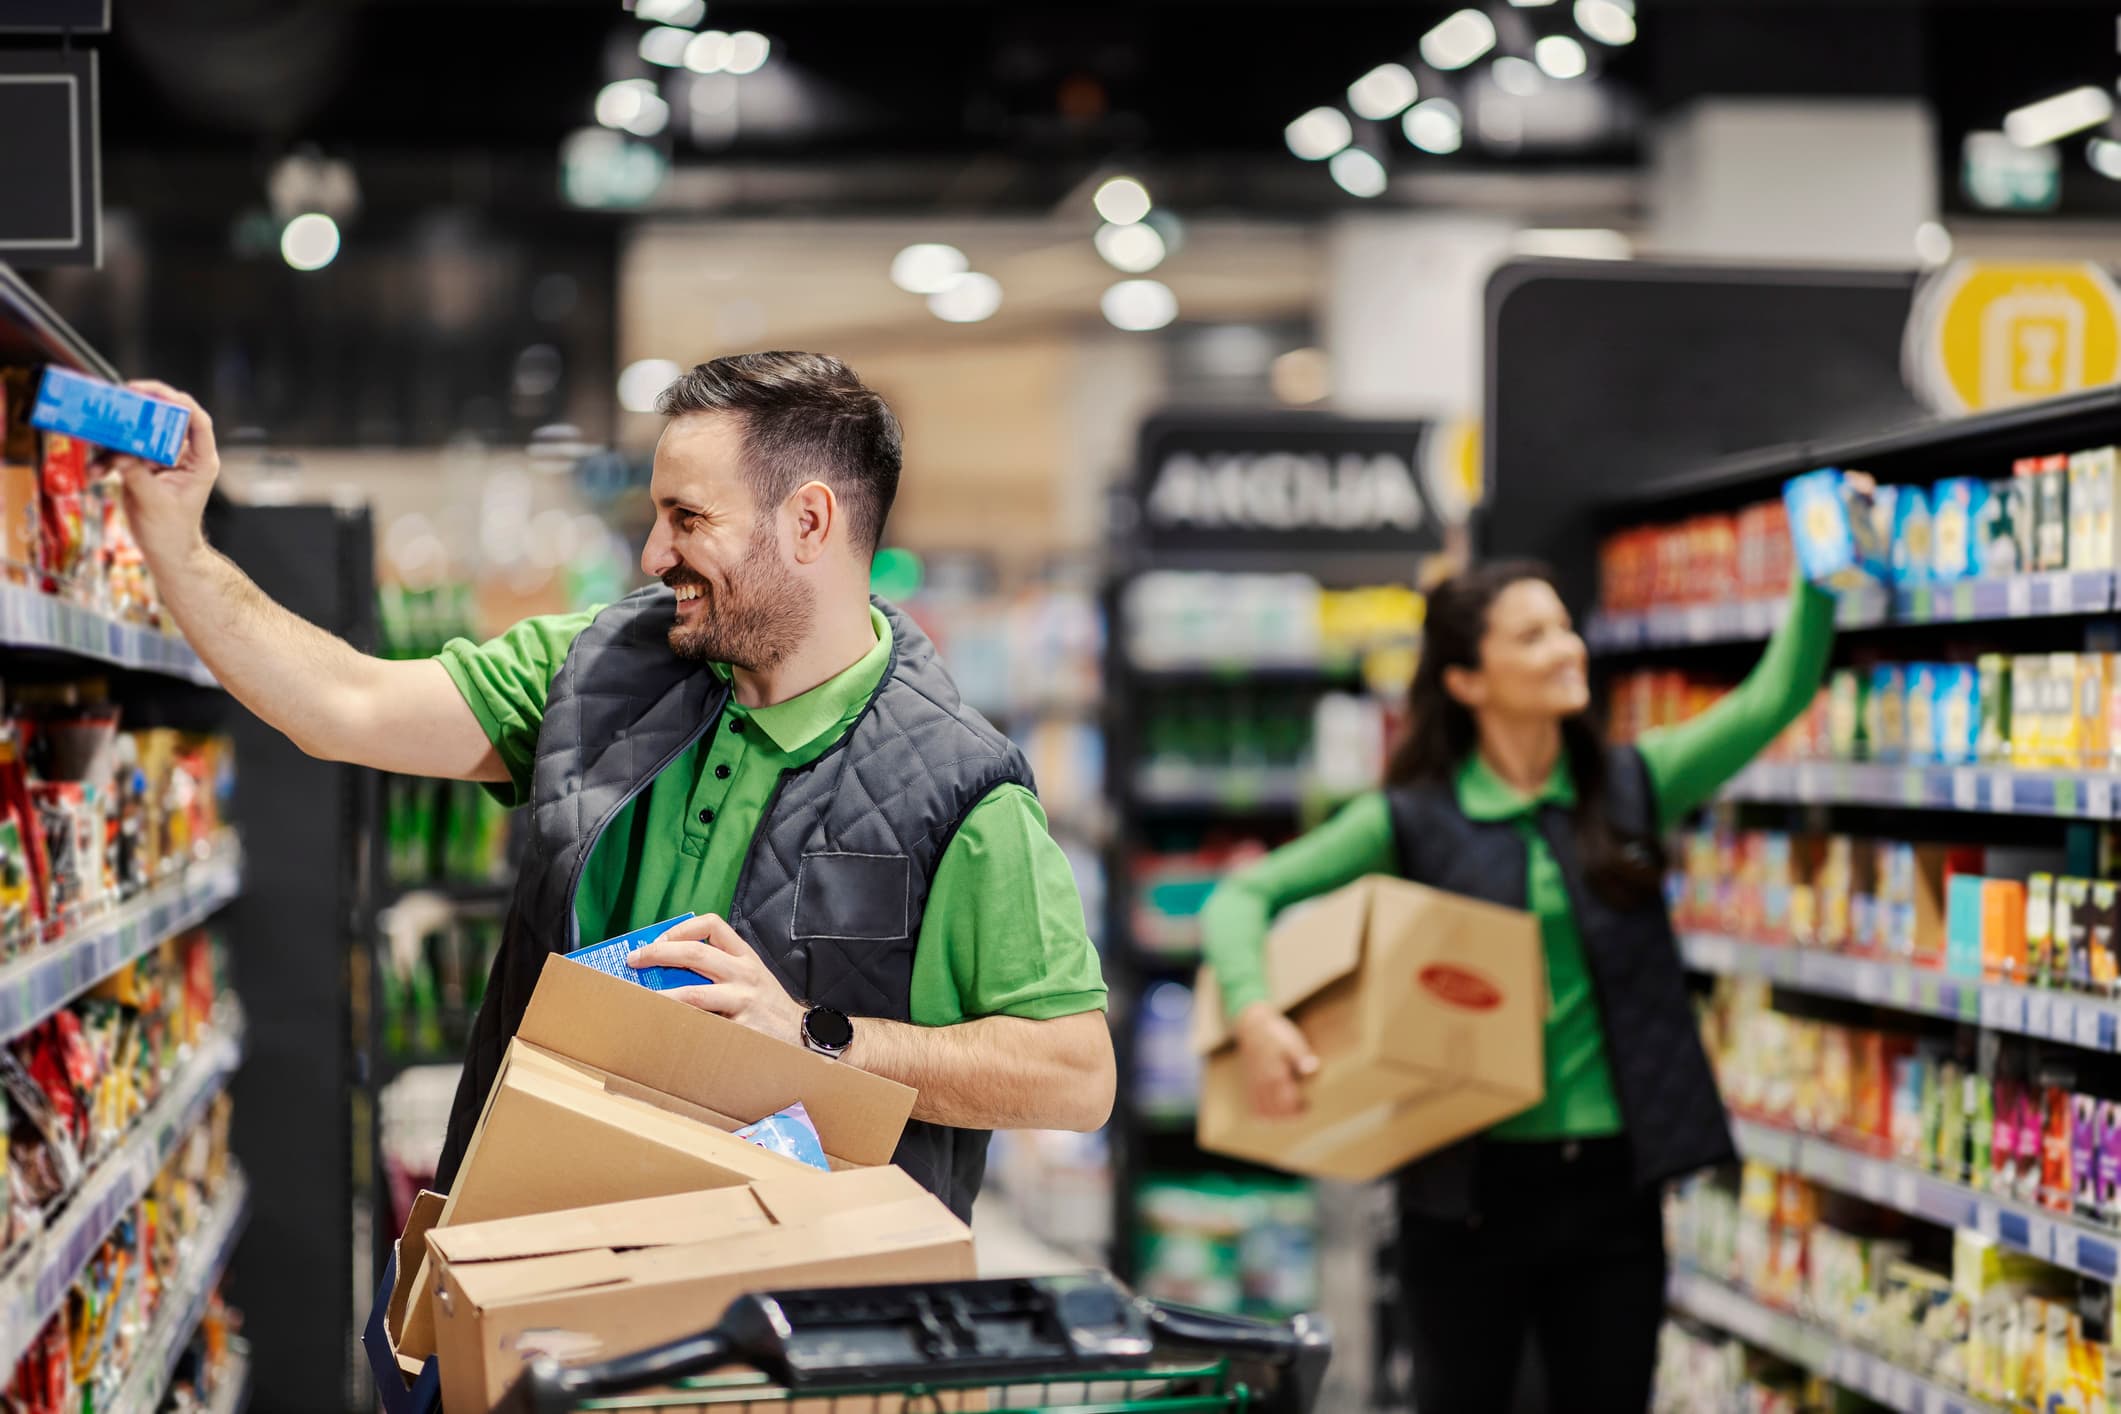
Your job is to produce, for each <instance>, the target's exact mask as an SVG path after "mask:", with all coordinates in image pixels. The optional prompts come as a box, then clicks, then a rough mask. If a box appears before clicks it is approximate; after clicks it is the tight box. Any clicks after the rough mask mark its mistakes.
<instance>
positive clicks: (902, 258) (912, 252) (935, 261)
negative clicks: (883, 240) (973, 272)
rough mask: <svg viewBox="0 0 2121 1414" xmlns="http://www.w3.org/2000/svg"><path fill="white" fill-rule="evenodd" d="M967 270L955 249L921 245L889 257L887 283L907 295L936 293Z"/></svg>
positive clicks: (959, 253)
mask: <svg viewBox="0 0 2121 1414" xmlns="http://www.w3.org/2000/svg"><path fill="white" fill-rule="evenodd" d="M971 268H972V262H970V261H968V260H966V259H965V253H964V252H963V251H961V250H959V249H958V248H957V247H956V246H954V245H937V244H935V243H933V242H924V243H923V244H920V245H909V246H907V247H906V248H905V249H904V250H902V251H900V252H899V253H898V254H897V255H894V256H892V257H891V283H892V284H894V285H896V286H898V287H899V288H900V289H902V290H904V291H905V292H906V293H907V294H909V295H932V294H939V293H941V292H942V291H944V290H947V289H949V288H950V287H951V286H952V285H953V284H955V283H957V281H958V279H959V278H960V277H961V276H963V275H964V273H965V272H966V271H967V270H969V269H971Z"/></svg>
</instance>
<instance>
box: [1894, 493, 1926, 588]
mask: <svg viewBox="0 0 2121 1414" xmlns="http://www.w3.org/2000/svg"><path fill="white" fill-rule="evenodd" d="M1884 489H1885V488H1882V487H1881V488H1880V490H1881V491H1882V490H1884ZM1891 489H1892V492H1893V534H1892V542H1891V554H1892V559H1893V583H1895V584H1928V583H1929V582H1930V570H1931V566H1932V562H1933V561H1934V560H1935V558H1936V551H1935V550H1934V549H1933V548H1932V544H1933V542H1932V540H1931V529H1930V497H1929V492H1928V491H1926V490H1924V489H1923V488H1922V487H1920V486H1895V487H1893V488H1891Z"/></svg>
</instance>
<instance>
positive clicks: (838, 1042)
mask: <svg viewBox="0 0 2121 1414" xmlns="http://www.w3.org/2000/svg"><path fill="white" fill-rule="evenodd" d="M803 1044H804V1045H805V1046H808V1047H809V1048H810V1049H811V1050H813V1051H816V1052H817V1053H818V1054H819V1055H821V1056H829V1057H831V1058H832V1059H833V1060H838V1059H839V1058H840V1057H841V1056H843V1055H845V1054H847V1048H848V1047H849V1046H851V1045H853V1044H854V1023H853V1022H851V1021H849V1020H848V1019H847V1013H846V1012H844V1011H841V1010H840V1009H839V1008H838V1007H829V1006H814V1007H812V1008H810V1010H808V1011H806V1012H804V1013H803Z"/></svg>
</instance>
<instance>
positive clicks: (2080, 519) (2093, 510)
mask: <svg viewBox="0 0 2121 1414" xmlns="http://www.w3.org/2000/svg"><path fill="white" fill-rule="evenodd" d="M2115 474H2116V465H2115V456H2114V449H2113V448H2112V447H2093V448H2090V449H2088V450H2086V451H2081V452H2075V453H2072V454H2071V456H2070V458H2069V471H2068V481H2069V531H2070V536H2069V567H2070V568H2071V569H2073V570H2110V569H2115V568H2121V565H2117V563H2116V561H2115V549H2114V490H2115V488H2114V481H2115Z"/></svg>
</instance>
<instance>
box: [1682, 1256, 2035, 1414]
mask: <svg viewBox="0 0 2121 1414" xmlns="http://www.w3.org/2000/svg"><path fill="white" fill-rule="evenodd" d="M1667 1297H1668V1299H1669V1301H1670V1304H1671V1306H1672V1309H1674V1310H1675V1311H1678V1312H1679V1313H1681V1314H1682V1315H1686V1316H1690V1317H1692V1318H1693V1319H1695V1320H1697V1321H1700V1322H1702V1323H1703V1324H1704V1325H1710V1326H1714V1327H1716V1328H1717V1329H1719V1330H1723V1331H1728V1332H1730V1333H1731V1334H1732V1335H1735V1336H1737V1337H1738V1338H1739V1339H1740V1340H1743V1341H1745V1342H1746V1343H1747V1344H1749V1345H1755V1346H1758V1347H1759V1348H1760V1349H1762V1350H1765V1351H1767V1352H1769V1353H1770V1354H1772V1355H1779V1356H1781V1357H1782V1358H1783V1359H1785V1360H1788V1361H1789V1362H1791V1363H1792V1364H1795V1365H1802V1366H1803V1367H1804V1368H1805V1369H1807V1370H1810V1371H1812V1372H1813V1373H1815V1374H1818V1375H1822V1376H1824V1377H1825V1378H1827V1379H1828V1380H1831V1381H1832V1382H1833V1383H1835V1384H1837V1385H1840V1386H1841V1387H1842V1388H1844V1389H1848V1390H1853V1391H1854V1392H1856V1393H1858V1394H1861V1395H1863V1396H1865V1397H1866V1398H1869V1399H1872V1400H1875V1401H1876V1402H1877V1403H1879V1404H1882V1405H1884V1406H1885V1407H1886V1408H1888V1409H1894V1410H1898V1411H1900V1414H2001V1411H2000V1410H1999V1409H1998V1407H1997V1406H1996V1405H1993V1404H1989V1403H1986V1402H1984V1401H1982V1400H1978V1399H1973V1398H1970V1397H1969V1396H1967V1395H1964V1394H1960V1393H1959V1392H1957V1391H1955V1390H1952V1389H1949V1388H1947V1387H1945V1386H1943V1385H1940V1384H1937V1383H1935V1382H1934V1381H1931V1380H1927V1379H1924V1378H1923V1377H1922V1376H1920V1375H1918V1374H1916V1373H1915V1372H1914V1371H1912V1370H1906V1369H1902V1368H1901V1367H1900V1366H1898V1365H1895V1364H1893V1363H1892V1362H1891V1361H1889V1360H1885V1359H1882V1358H1881V1357H1879V1356H1876V1355H1873V1354H1871V1353H1870V1352H1869V1351H1867V1350H1864V1349H1863V1348H1862V1347H1860V1346H1857V1345H1853V1344H1851V1343H1849V1342H1848V1341H1845V1340H1843V1339H1841V1338H1840V1337H1839V1336H1837V1335H1835V1334H1834V1333H1833V1332H1831V1331H1829V1330H1826V1329H1825V1328H1824V1327H1821V1326H1817V1325H1814V1324H1812V1323H1811V1322H1809V1321H1805V1320H1802V1319H1800V1318H1798V1317H1796V1316H1793V1315H1790V1314H1789V1313H1788V1312H1785V1311H1778V1310H1776V1309H1775V1308H1774V1307H1772V1306H1769V1305H1766V1304H1764V1303H1763V1302H1760V1301H1756V1300H1754V1299H1753V1298H1752V1297H1751V1296H1749V1295H1747V1294H1746V1293H1745V1292H1742V1291H1740V1290H1738V1289H1737V1288H1735V1287H1732V1286H1728V1285H1726V1284H1724V1283H1723V1282H1720V1281H1716V1280H1715V1279H1713V1278H1711V1277H1707V1276H1704V1275H1702V1274H1701V1273H1699V1272H1694V1271H1689V1270H1686V1269H1684V1268H1681V1269H1679V1270H1677V1271H1675V1272H1673V1273H1672V1277H1671V1281H1670V1282H1669V1284H1668V1287H1667Z"/></svg>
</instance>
